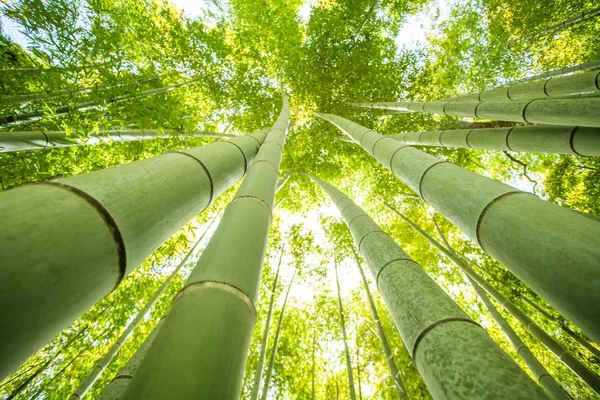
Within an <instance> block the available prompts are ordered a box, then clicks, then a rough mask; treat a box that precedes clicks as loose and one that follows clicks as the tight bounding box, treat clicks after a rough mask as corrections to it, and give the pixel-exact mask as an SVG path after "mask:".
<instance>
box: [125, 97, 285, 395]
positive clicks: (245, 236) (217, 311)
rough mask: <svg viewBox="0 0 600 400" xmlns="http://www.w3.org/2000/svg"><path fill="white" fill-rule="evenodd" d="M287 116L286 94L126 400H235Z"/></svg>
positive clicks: (243, 366) (252, 324)
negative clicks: (275, 118)
mask: <svg viewBox="0 0 600 400" xmlns="http://www.w3.org/2000/svg"><path fill="white" fill-rule="evenodd" d="M289 114H290V111H289V104H288V101H287V98H285V96H284V101H283V109H282V112H281V114H280V115H279V118H278V119H277V121H276V123H275V125H274V126H273V127H272V129H271V130H270V131H269V133H268V134H267V138H266V139H265V141H264V143H263V145H262V146H261V147H260V150H259V151H258V154H257V156H256V159H255V161H254V163H253V164H252V165H251V166H250V167H249V168H248V173H247V175H246V178H245V179H244V181H243V182H242V184H241V186H240V188H239V190H238V191H237V193H236V195H235V198H234V199H233V200H232V201H231V203H229V205H228V206H227V208H226V209H225V213H224V215H223V218H222V219H221V222H220V224H219V226H218V228H217V230H216V232H215V233H214V235H213V236H212V238H211V240H210V242H209V243H208V245H207V247H206V249H205V250H204V252H203V254H202V256H201V257H200V260H199V261H198V263H197V265H196V267H195V269H194V270H193V271H192V273H191V275H190V277H189V278H188V280H187V283H186V285H185V287H184V288H183V289H182V290H181V291H180V292H179V293H178V295H177V296H176V298H175V300H174V301H173V305H172V307H171V309H170V311H169V315H168V317H167V318H166V320H165V323H164V324H163V326H162V327H161V329H160V332H159V333H158V336H157V337H156V339H155V341H154V343H153V345H152V346H151V348H150V350H149V351H148V354H147V355H146V357H145V358H144V361H143V362H142V365H141V366H140V369H139V370H138V373H137V374H136V376H135V377H134V379H133V380H132V382H131V383H130V384H129V387H128V388H127V391H126V392H125V395H124V397H123V398H124V399H140V400H141V399H143V400H153V399H161V400H162V399H223V400H225V399H232V400H233V399H235V400H237V399H239V395H240V390H241V384H242V379H243V374H244V369H245V364H246V356H247V353H248V348H249V346H250V339H251V336H252V329H253V328H254V324H255V322H256V311H255V303H256V299H257V296H258V289H259V284H260V278H261V273H262V264H263V259H264V254H265V250H266V245H267V236H268V233H269V228H270V225H271V214H272V208H273V202H274V198H275V190H276V188H277V182H278V177H279V164H280V161H281V155H282V150H283V145H284V143H285V134H286V131H287V128H288V124H289Z"/></svg>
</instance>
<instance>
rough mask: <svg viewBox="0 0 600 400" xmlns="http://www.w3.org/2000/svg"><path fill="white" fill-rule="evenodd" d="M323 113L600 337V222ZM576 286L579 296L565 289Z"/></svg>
mask: <svg viewBox="0 0 600 400" xmlns="http://www.w3.org/2000/svg"><path fill="white" fill-rule="evenodd" d="M599 100H600V99H599ZM463 104H467V103H463ZM320 115H321V116H322V118H324V119H326V120H328V121H330V122H332V123H334V124H335V125H336V126H338V127H339V128H340V129H341V130H342V131H343V132H345V133H347V134H348V135H350V136H351V137H352V138H353V139H354V140H355V141H356V142H357V143H360V144H361V146H362V147H363V149H365V150H366V151H367V152H368V153H369V154H371V155H373V156H374V157H375V158H376V159H377V160H378V161H379V162H380V163H381V164H383V165H384V166H385V167H387V168H389V169H390V170H391V171H392V172H393V173H394V175H396V176H397V177H398V178H400V180H402V181H403V182H404V183H406V184H407V185H408V186H409V187H410V188H411V189H412V190H413V191H414V192H415V193H418V194H419V195H420V196H421V198H423V199H424V201H425V202H426V203H428V204H429V205H430V206H432V207H433V208H435V209H437V210H438V211H439V212H440V213H441V214H442V215H444V216H445V217H446V218H448V219H449V220H450V221H451V222H452V223H453V224H454V225H456V226H457V227H458V228H459V229H460V230H462V231H463V232H464V233H465V234H466V235H467V236H469V237H470V238H471V239H472V240H474V241H476V242H477V243H478V244H479V245H480V246H481V247H482V249H483V250H484V251H486V252H487V253H488V254H490V255H491V256H492V257H494V258H495V259H497V260H498V261H500V263H501V264H503V265H504V266H506V268H508V269H509V270H510V271H511V272H512V273H514V274H515V275H516V276H517V277H518V278H519V279H521V280H522V281H523V282H524V283H525V284H527V285H528V286H529V287H531V288H532V289H533V290H534V291H535V292H536V293H539V294H540V295H541V296H542V297H543V298H545V299H546V300H547V301H548V302H549V303H550V304H552V305H553V306H554V307H555V308H556V309H557V310H559V311H560V312H561V313H562V314H563V315H565V316H566V317H567V318H569V319H570V320H571V321H573V322H574V323H575V324H576V325H577V326H579V327H580V328H581V329H582V330H583V332H584V333H586V334H587V335H588V336H589V337H590V338H592V339H593V340H598V339H599V338H600V291H599V290H598V287H600V274H598V263H599V262H600V222H598V221H597V220H595V219H594V218H590V217H588V216H586V215H585V214H582V213H577V212H575V211H572V210H568V209H566V208H564V207H560V206H558V205H555V204H551V203H549V202H546V201H544V200H541V199H539V198H538V197H536V196H533V195H531V194H530V193H526V192H522V191H519V190H517V189H515V188H513V187H511V186H509V185H505V184H503V183H500V182H498V181H495V180H493V179H489V178H486V177H484V176H481V175H479V174H476V173H474V172H471V171H468V170H466V169H463V168H461V167H459V166H457V165H455V164H451V163H448V162H445V161H443V160H441V159H439V158H437V157H434V156H432V155H430V154H427V153H424V152H422V151H419V150H417V149H415V148H414V147H411V146H408V145H403V144H400V143H398V141H396V140H394V139H392V138H389V137H384V136H382V135H380V134H379V133H377V132H375V131H372V130H370V129H367V128H365V127H362V126H360V125H358V124H355V123H354V122H352V121H349V120H347V119H344V118H341V117H337V116H335V115H330V114H320ZM598 116H599V117H600V114H598ZM566 265H568V266H569V268H565V266H566ZM575 287H576V288H578V295H577V296H573V294H572V291H571V290H565V288H575Z"/></svg>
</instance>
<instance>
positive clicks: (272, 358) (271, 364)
mask: <svg viewBox="0 0 600 400" xmlns="http://www.w3.org/2000/svg"><path fill="white" fill-rule="evenodd" d="M295 277H296V270H294V273H293V275H292V279H290V283H289V284H288V288H287V291H286V292H285V299H284V300H283V305H282V306H281V311H280V312H279V321H278V322H277V330H276V331H275V338H274V339H273V346H272V347H271V355H270V357H269V366H268V367H267V374H266V375H265V382H264V385H263V392H262V396H261V397H260V398H261V400H267V396H268V395H269V385H270V384H271V377H272V376H273V367H274V365H275V356H277V348H278V347H279V338H280V337H281V328H282V326H283V317H284V316H285V307H286V306H287V302H288V298H289V296H290V291H291V289H292V285H293V284H294V278H295Z"/></svg>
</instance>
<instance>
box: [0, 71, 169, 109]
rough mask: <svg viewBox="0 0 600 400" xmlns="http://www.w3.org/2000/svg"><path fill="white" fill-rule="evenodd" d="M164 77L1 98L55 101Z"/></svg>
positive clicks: (0, 101)
mask: <svg viewBox="0 0 600 400" xmlns="http://www.w3.org/2000/svg"><path fill="white" fill-rule="evenodd" d="M163 76H164V75H161V76H151V77H147V78H138V79H133V80H131V81H128V82H124V83H119V84H117V85H114V86H109V87H104V88H98V87H83V88H78V89H75V90H64V91H62V92H56V93H46V92H41V93H23V94H17V95H14V96H1V97H0V103H5V104H11V103H25V102H30V101H37V100H50V99H55V98H57V97H65V96H73V95H76V94H83V93H89V92H91V91H93V90H109V89H114V88H117V87H122V86H125V85H130V84H132V83H139V82H145V81H155V80H157V79H160V78H162V77H163Z"/></svg>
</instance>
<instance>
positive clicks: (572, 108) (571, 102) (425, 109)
mask: <svg viewBox="0 0 600 400" xmlns="http://www.w3.org/2000/svg"><path fill="white" fill-rule="evenodd" d="M349 104H350V105H352V106H356V107H366V108H380V109H384V110H398V111H413V112H420V113H427V114H437V115H450V116H454V117H466V118H478V119H491V120H494V121H512V122H520V123H529V124H546V125H568V126H588V127H596V128H598V127H600V113H599V112H598V110H599V109H600V98H578V99H541V100H515V101H497V100H494V101H488V100H486V101H480V102H459V101H437V102H432V103H422V102H406V101H401V102H387V103H349Z"/></svg>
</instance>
